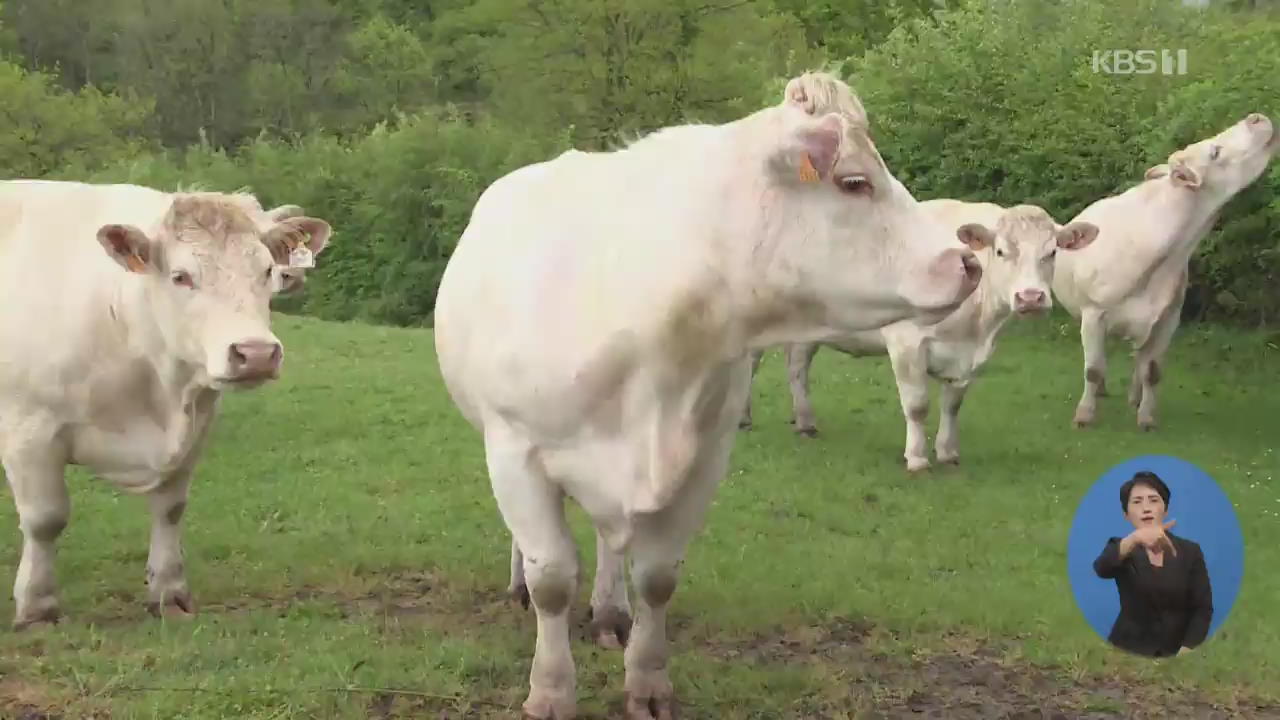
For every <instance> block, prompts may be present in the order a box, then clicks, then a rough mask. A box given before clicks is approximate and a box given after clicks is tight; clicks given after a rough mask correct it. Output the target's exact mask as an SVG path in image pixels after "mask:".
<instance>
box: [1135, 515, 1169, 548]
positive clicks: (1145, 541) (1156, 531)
mask: <svg viewBox="0 0 1280 720" xmlns="http://www.w3.org/2000/svg"><path fill="white" fill-rule="evenodd" d="M1176 522H1177V520H1170V521H1169V522H1167V523H1164V524H1163V525H1147V526H1146V527H1140V528H1138V529H1137V530H1134V531H1133V532H1131V533H1129V537H1131V538H1133V541H1134V542H1136V543H1138V544H1139V545H1142V546H1143V547H1146V548H1150V549H1152V550H1168V551H1169V553H1170V554H1172V555H1177V554H1178V551H1177V550H1174V549H1173V541H1172V540H1170V539H1169V536H1168V535H1166V534H1165V532H1164V531H1165V530H1168V529H1169V528H1171V527H1173V524H1174V523H1176Z"/></svg>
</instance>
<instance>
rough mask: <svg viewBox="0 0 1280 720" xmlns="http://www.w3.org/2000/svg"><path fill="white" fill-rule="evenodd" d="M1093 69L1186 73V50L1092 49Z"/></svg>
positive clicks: (1112, 72) (1125, 72)
mask: <svg viewBox="0 0 1280 720" xmlns="http://www.w3.org/2000/svg"><path fill="white" fill-rule="evenodd" d="M1157 61H1158V62H1157ZM1093 71H1094V72H1096V73H1098V72H1101V73H1107V74H1108V75H1152V74H1155V73H1156V72H1159V73H1160V74H1161V75H1186V74H1187V51H1186V49H1181V50H1160V51H1156V50H1094V51H1093Z"/></svg>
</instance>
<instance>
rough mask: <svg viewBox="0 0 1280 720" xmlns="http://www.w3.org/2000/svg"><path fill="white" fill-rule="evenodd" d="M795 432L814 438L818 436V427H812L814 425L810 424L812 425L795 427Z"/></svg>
mask: <svg viewBox="0 0 1280 720" xmlns="http://www.w3.org/2000/svg"><path fill="white" fill-rule="evenodd" d="M796 434H797V435H803V436H805V437H809V438H816V437H818V428H816V427H814V426H812V425H809V426H804V427H797V428H796Z"/></svg>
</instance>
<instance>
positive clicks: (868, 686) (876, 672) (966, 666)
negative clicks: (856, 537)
mask: <svg viewBox="0 0 1280 720" xmlns="http://www.w3.org/2000/svg"><path fill="white" fill-rule="evenodd" d="M874 629H875V628H874V626H873V625H872V624H870V623H868V622H865V621H860V620H849V619H836V620H833V621H832V622H830V623H828V624H826V625H815V626H807V627H800V628H786V629H784V628H777V629H774V630H772V631H770V632H766V633H761V634H757V635H755V636H752V637H750V638H747V639H742V640H735V641H728V642H718V641H715V640H708V641H706V642H705V643H698V644H695V649H696V650H697V651H699V652H701V653H703V654H706V655H709V656H711V657H714V658H716V659H718V660H721V661H727V662H747V663H750V664H757V665H758V664H774V665H788V666H796V665H798V664H805V665H807V666H809V667H810V668H811V669H813V670H814V671H815V672H816V673H818V674H820V676H822V677H824V678H827V679H829V680H830V683H829V684H828V687H827V690H826V692H824V693H823V696H822V697H821V698H809V700H810V701H811V702H809V703H807V705H808V706H807V707H806V708H804V710H803V711H802V714H800V715H797V716H796V717H803V718H806V719H812V720H819V719H824V720H825V719H831V720H835V719H837V718H839V719H843V718H851V717H858V718H864V717H865V718H868V719H870V718H877V719H890V718H891V719H894V720H896V719H897V718H945V719H946V720H968V719H970V718H973V719H974V720H979V719H981V720H988V719H992V720H994V719H997V718H1001V719H1008V720H1032V719H1034V720H1112V719H1120V718H1123V719H1125V720H1128V719H1130V718H1188V719H1191V718H1194V719H1195V720H1218V719H1219V718H1222V719H1224V720H1225V719H1226V718H1280V705H1265V706H1264V705H1258V704H1250V703H1246V702H1239V703H1236V704H1233V705H1231V706H1226V705H1222V704H1218V703H1215V702H1212V701H1209V700H1207V699H1205V698H1203V697H1197V696H1193V695H1189V694H1187V693H1185V692H1180V691H1177V690H1174V689H1171V688H1165V687H1158V686H1152V685H1149V684H1134V683H1125V682H1123V681H1122V680H1094V679H1085V680H1079V681H1077V680H1071V679H1067V678H1066V677H1064V676H1063V675H1062V674H1061V673H1058V672H1054V671H1053V670H1050V669H1046V668H1041V667H1037V666H1035V665H1032V664H1029V663H1026V662H1023V661H1009V660H1007V659H1006V656H1005V654H1004V653H1003V652H1002V651H1001V649H1000V648H995V647H989V646H983V645H979V644H977V643H974V642H973V641H971V640H966V639H963V638H956V640H957V641H956V642H955V643H952V644H953V645H955V646H956V647H955V649H953V650H951V651H949V652H946V653H938V654H932V655H928V656H916V657H912V658H910V659H905V658H897V657H889V656H887V655H885V654H883V653H880V652H877V651H875V650H873V649H872V648H871V647H869V646H868V643H867V642H866V641H867V639H868V638H869V637H870V636H871V634H872V632H873V631H874ZM854 709H857V710H858V711H859V712H857V713H854V714H851V711H852V710H854Z"/></svg>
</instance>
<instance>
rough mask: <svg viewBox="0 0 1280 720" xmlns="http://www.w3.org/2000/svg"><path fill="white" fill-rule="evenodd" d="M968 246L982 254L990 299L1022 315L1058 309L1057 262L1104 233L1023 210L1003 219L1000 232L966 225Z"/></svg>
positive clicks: (1038, 211) (964, 235)
mask: <svg viewBox="0 0 1280 720" xmlns="http://www.w3.org/2000/svg"><path fill="white" fill-rule="evenodd" d="M957 234H958V235H959V236H960V239H961V241H962V242H964V243H965V244H966V245H968V246H969V247H970V248H971V249H972V250H974V251H975V252H977V253H979V255H978V256H979V258H981V262H982V271H983V272H982V286H983V289H982V290H981V291H980V292H981V293H982V294H983V296H984V297H994V298H996V300H997V302H1000V303H1001V304H1002V305H1005V306H1007V307H1011V308H1013V310H1014V311H1015V312H1017V313H1018V314H1019V315H1025V314H1029V313H1044V312H1048V311H1049V309H1050V308H1052V307H1053V300H1052V299H1051V295H1050V288H1051V287H1052V286H1053V267H1054V258H1055V257H1056V256H1057V254H1058V251H1059V250H1065V251H1068V252H1070V251H1072V250H1079V249H1080V248H1082V247H1085V246H1087V245H1089V244H1090V243H1092V242H1093V241H1094V239H1095V238H1097V237H1098V227H1097V226H1096V225H1094V224H1092V223H1087V222H1083V221H1075V222H1072V223H1069V224H1067V225H1066V226H1062V227H1059V226H1058V224H1057V223H1055V222H1054V221H1053V218H1052V217H1050V215H1049V213H1047V212H1045V211H1044V210H1043V209H1042V208H1039V207H1037V206H1035V205H1017V206H1015V207H1011V208H1009V209H1008V210H1006V211H1005V212H1004V214H1002V215H1001V216H1000V219H999V220H998V221H997V222H996V227H995V229H994V230H992V229H991V228H988V227H987V226H985V225H982V224H980V223H967V224H965V225H961V226H960V228H959V229H958V231H957Z"/></svg>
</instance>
